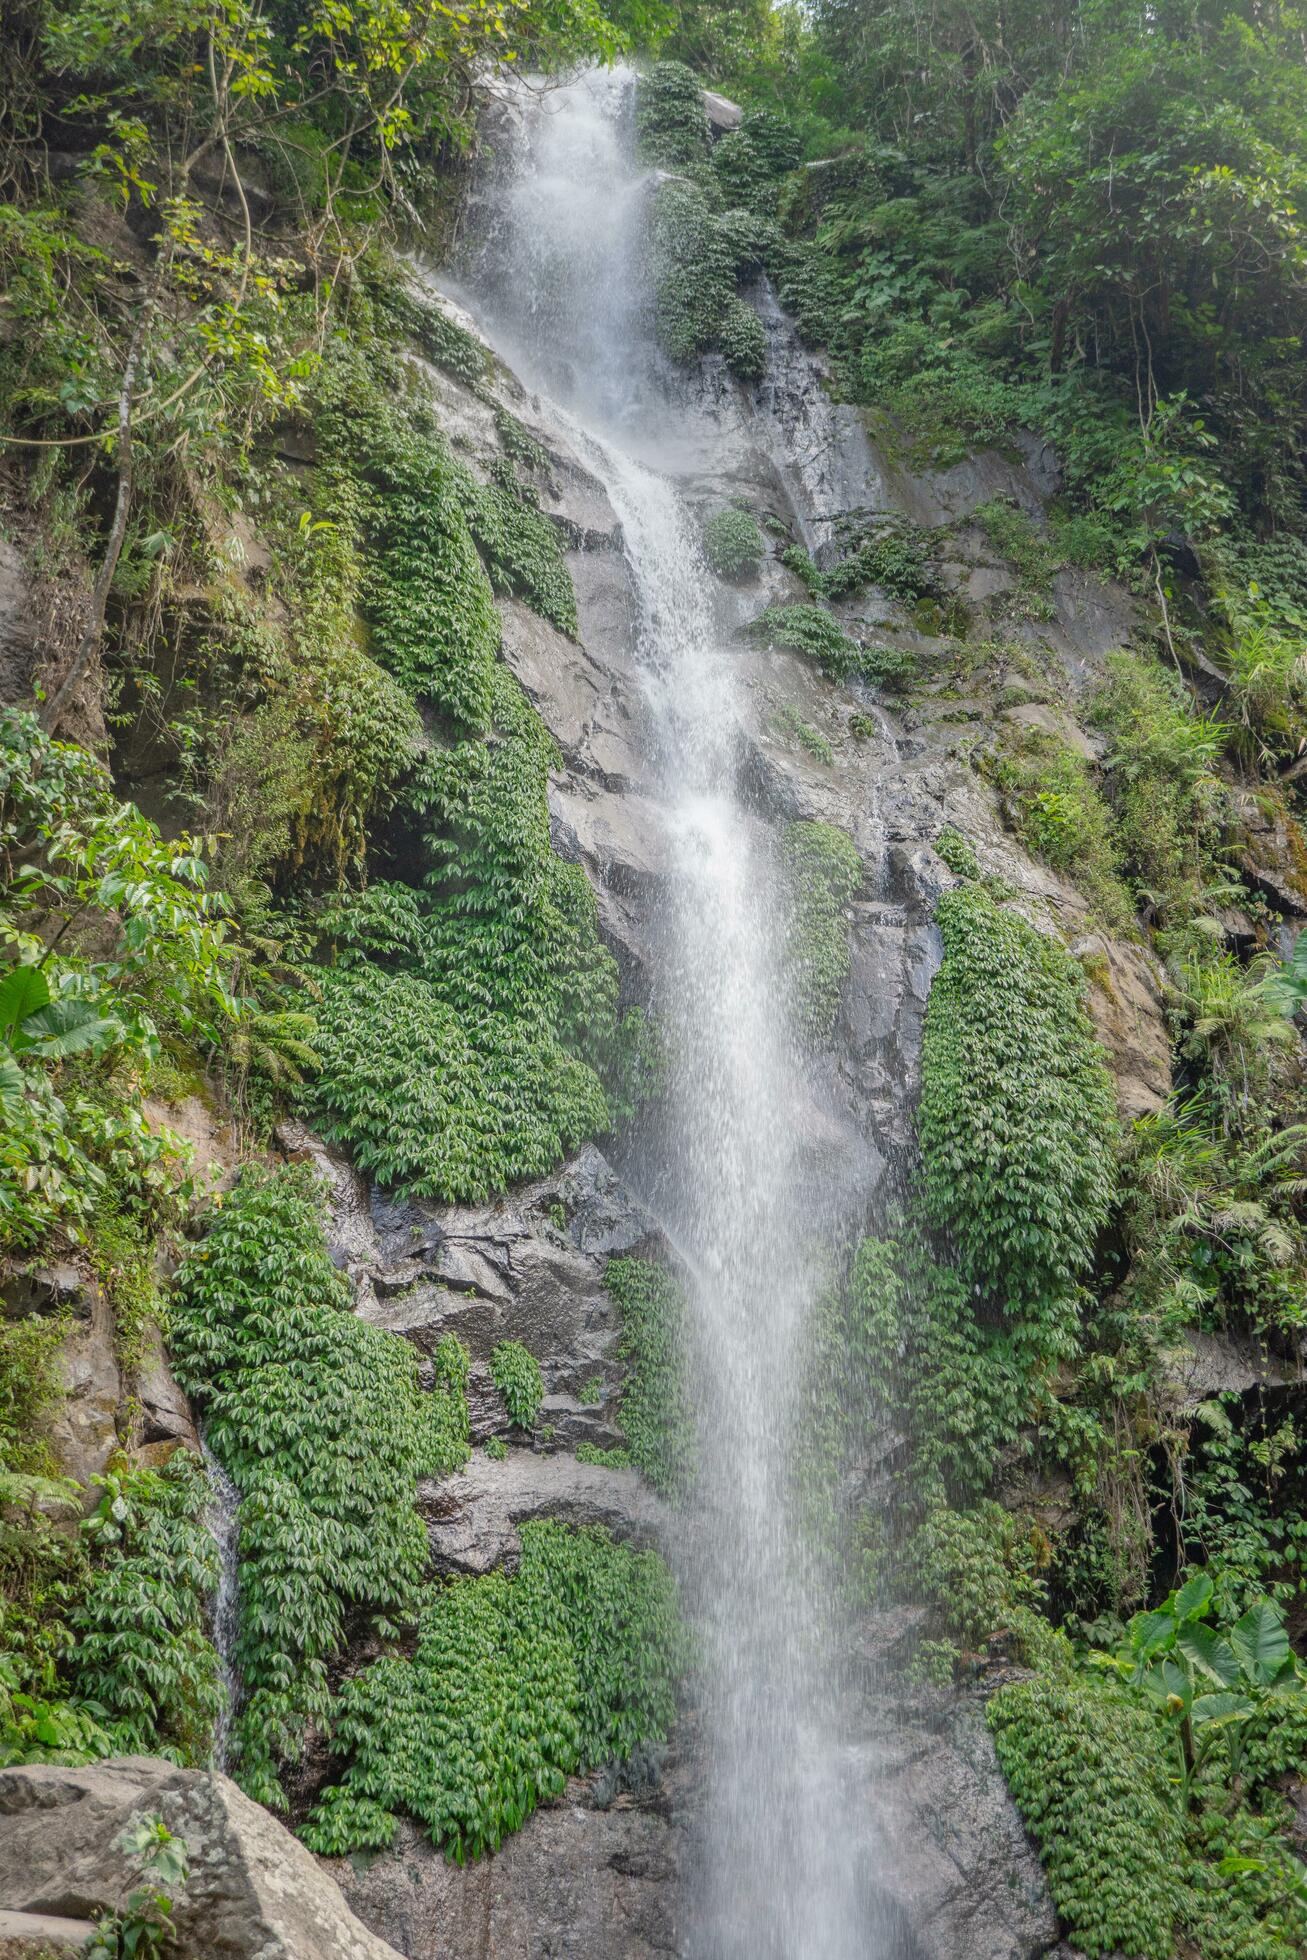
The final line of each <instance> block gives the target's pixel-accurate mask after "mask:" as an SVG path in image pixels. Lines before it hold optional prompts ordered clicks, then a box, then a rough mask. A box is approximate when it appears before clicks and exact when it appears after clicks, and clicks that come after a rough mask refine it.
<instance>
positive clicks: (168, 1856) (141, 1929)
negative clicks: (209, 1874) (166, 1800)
mask: <svg viewBox="0 0 1307 1960" xmlns="http://www.w3.org/2000/svg"><path fill="white" fill-rule="evenodd" d="M115 1849H116V1850H118V1851H121V1852H122V1853H123V1855H124V1857H125V1858H126V1860H127V1863H128V1869H129V1871H130V1874H131V1877H130V1879H129V1881H128V1885H127V1886H125V1887H124V1888H123V1891H122V1893H121V1894H120V1903H119V1905H118V1907H117V1909H116V1910H115V1911H113V1912H111V1913H107V1914H106V1915H105V1916H104V1918H102V1919H101V1920H100V1921H99V1922H98V1924H97V1925H96V1928H95V1932H94V1933H93V1934H92V1936H91V1938H90V1939H89V1940H88V1942H87V1944H86V1946H85V1947H84V1948H83V1949H82V1950H83V1952H85V1953H88V1954H98V1955H100V1956H102V1960H163V1955H164V1954H165V1953H166V1952H167V1951H168V1950H169V1948H170V1947H173V1946H175V1944H176V1933H175V1927H174V1920H173V1915H174V1912H175V1909H176V1906H177V1895H178V1894H179V1893H181V1892H184V1891H185V1890H186V1884H187V1880H188V1878H189V1876H190V1847H189V1846H188V1844H187V1842H186V1839H185V1838H184V1837H180V1836H178V1835H177V1834H176V1833H174V1832H172V1831H170V1830H169V1829H168V1826H167V1825H166V1824H165V1823H164V1821H163V1818H162V1817H160V1816H159V1815H158V1814H157V1813H151V1812H148V1811H138V1812H137V1813H136V1815H135V1816H134V1817H132V1819H131V1820H130V1822H129V1823H128V1824H127V1825H126V1827H125V1828H124V1829H123V1830H122V1831H120V1832H119V1834H118V1837H117V1839H116V1841H115Z"/></svg>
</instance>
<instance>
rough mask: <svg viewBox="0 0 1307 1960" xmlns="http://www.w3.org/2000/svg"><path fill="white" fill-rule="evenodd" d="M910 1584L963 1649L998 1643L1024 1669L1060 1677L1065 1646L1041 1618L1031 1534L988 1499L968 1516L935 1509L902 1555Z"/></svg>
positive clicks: (1041, 1594) (1041, 1596)
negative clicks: (1006, 1645)
mask: <svg viewBox="0 0 1307 1960" xmlns="http://www.w3.org/2000/svg"><path fill="white" fill-rule="evenodd" d="M906 1560H907V1563H908V1566H909V1568H910V1569H911V1572H912V1578H913V1583H914V1585H915V1586H916V1587H917V1588H919V1589H920V1591H921V1594H922V1596H923V1597H924V1598H925V1599H926V1600H927V1601H928V1602H929V1603H930V1604H931V1606H933V1607H934V1608H935V1610H936V1613H937V1615H938V1618H939V1622H940V1624H941V1626H942V1627H943V1628H944V1629H945V1631H946V1632H947V1633H948V1634H949V1635H951V1636H953V1637H955V1638H956V1639H958V1640H960V1641H962V1642H963V1644H964V1645H965V1646H967V1647H969V1648H972V1649H974V1648H977V1647H980V1646H982V1645H983V1644H984V1643H985V1642H986V1641H988V1640H991V1639H994V1638H995V1637H998V1636H1003V1637H1005V1638H1006V1639H1007V1640H1008V1641H1009V1642H1010V1643H1011V1645H1012V1647H1013V1648H1014V1650H1015V1653H1016V1657H1017V1658H1018V1659H1019V1660H1021V1661H1024V1662H1025V1663H1026V1665H1028V1666H1037V1665H1039V1663H1040V1662H1041V1661H1043V1662H1045V1663H1047V1664H1049V1665H1050V1666H1051V1667H1052V1668H1053V1670H1054V1671H1057V1672H1062V1673H1065V1672H1066V1667H1067V1662H1068V1660H1069V1656H1070V1647H1069V1644H1068V1643H1067V1642H1066V1641H1065V1640H1064V1638H1063V1637H1062V1636H1060V1635H1058V1634H1057V1633H1056V1632H1054V1630H1053V1628H1052V1627H1051V1626H1050V1625H1049V1623H1048V1621H1047V1620H1046V1619H1045V1618H1044V1617H1043V1614H1042V1610H1041V1609H1042V1608H1043V1606H1044V1603H1045V1597H1046V1588H1045V1586H1044V1583H1043V1580H1042V1578H1041V1577H1040V1573H1039V1552H1038V1549H1037V1541H1036V1537H1035V1534H1034V1533H1033V1532H1031V1531H1030V1530H1027V1531H1025V1532H1024V1533H1023V1531H1022V1529H1021V1525H1020V1523H1019V1521H1018V1520H1017V1519H1016V1518H1014V1517H1013V1515H1012V1513H1011V1512H1010V1511H1006V1510H1004V1508H1003V1506H1002V1505H1001V1504H996V1503H994V1502H993V1501H992V1499H989V1500H986V1501H984V1502H983V1503H980V1504H978V1505H976V1506H975V1507H974V1508H973V1509H971V1510H966V1511H953V1510H950V1509H949V1508H948V1507H947V1506H945V1505H936V1506H935V1507H934V1508H933V1509H932V1510H930V1511H928V1512H927V1514H926V1516H925V1517H924V1518H923V1520H922V1522H921V1524H920V1525H919V1526H918V1528H917V1530H916V1532H915V1533H914V1535H913V1537H912V1539H911V1541H910V1543H909V1545H908V1547H907V1550H906Z"/></svg>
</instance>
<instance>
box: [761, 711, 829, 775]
mask: <svg viewBox="0 0 1307 1960" xmlns="http://www.w3.org/2000/svg"><path fill="white" fill-rule="evenodd" d="M772 726H773V728H774V729H775V730H776V732H777V734H778V735H784V736H790V737H792V738H793V740H794V741H795V742H797V743H798V745H799V747H800V748H801V749H804V750H806V752H807V753H808V754H809V755H810V756H813V757H814V758H815V759H816V761H818V762H824V763H826V764H827V766H829V765H830V764H831V763H832V762H834V760H835V751H834V749H833V748H832V747H831V745H830V743H829V742H828V741H827V740H826V737H825V736H824V735H823V734H822V732H821V730H820V729H819V728H814V727H813V725H812V723H811V722H810V721H805V720H804V719H803V716H802V715H801V714H800V713H799V711H798V709H797V708H796V707H795V706H794V705H793V704H792V703H791V702H789V701H783V702H782V703H781V705H780V707H779V708H778V709H777V710H776V713H775V714H774V715H773V716H772Z"/></svg>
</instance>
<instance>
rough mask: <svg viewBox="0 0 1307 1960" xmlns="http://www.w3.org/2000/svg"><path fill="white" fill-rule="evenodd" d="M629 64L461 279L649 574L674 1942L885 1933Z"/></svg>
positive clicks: (786, 1136)
mask: <svg viewBox="0 0 1307 1960" xmlns="http://www.w3.org/2000/svg"><path fill="white" fill-rule="evenodd" d="M630 87H631V77H630V76H629V75H624V74H622V73H620V72H619V73H617V74H615V75H614V74H610V75H592V76H586V77H583V78H581V79H580V80H578V81H577V82H575V83H573V84H571V85H570V86H568V87H566V88H563V89H556V90H554V91H551V92H547V93H543V94H541V95H539V96H538V97H532V96H531V95H530V94H529V92H527V93H524V94H523V95H522V96H521V97H520V98H519V99H518V101H517V104H516V108H517V112H518V114H519V116H520V121H519V125H518V134H517V138H516V141H515V142H514V144H513V146H512V153H511V156H509V157H501V159H500V164H499V168H498V169H497V170H496V172H495V173H494V175H493V176H492V178H491V180H490V182H489V183H488V184H487V185H484V186H483V187H482V190H481V192H480V195H479V198H478V200H477V202H476V203H475V204H474V207H473V213H472V220H471V224H470V227H469V229H470V233H471V235H472V236H473V237H474V238H475V241H476V244H477V247H478V254H479V255H478V258H477V261H476V263H475V264H474V266H473V268H472V270H471V272H470V274H469V278H468V284H467V286H466V287H465V288H464V289H463V290H462V293H461V296H462V297H464V298H466V299H467V300H468V302H469V303H470V305H471V306H472V308H473V311H474V312H475V313H476V315H477V317H478V319H479V322H480V324H481V326H482V328H483V330H484V331H485V332H486V333H487V335H488V336H489V337H490V339H491V340H492V342H493V343H494V344H495V346H496V347H497V348H498V349H499V351H500V352H501V353H503V354H504V356H505V358H506V359H507V360H509V361H510V362H511V364H512V365H513V366H514V368H515V369H516V371H517V372H518V374H519V375H520V376H521V377H522V379H523V380H524V381H525V382H526V383H527V385H528V386H530V387H532V388H535V389H537V390H539V392H540V394H541V395H542V397H544V398H545V399H546V401H547V402H550V403H552V404H553V409H552V411H551V412H554V413H555V414H556V415H557V418H558V422H559V426H560V429H563V430H565V432H566V433H567V435H568V436H569V438H570V439H571V441H572V443H573V445H574V446H575V447H576V448H578V449H579V450H580V451H581V453H582V454H583V455H584V456H585V459H586V461H587V462H588V463H589V464H590V466H591V467H592V468H593V469H594V471H595V474H596V475H597V476H598V477H599V478H600V479H601V480H602V481H603V483H604V484H605V487H606V489H607V491H608V494H609V497H610V499H611V501H612V503H613V506H614V508H615V509H616V512H617V514H618V517H619V518H620V520H621V525H622V534H623V539H624V545H625V550H626V555H627V559H628V562H629V565H630V569H631V573H632V576H633V582H634V586H635V589H636V592H637V595H638V600H639V608H640V621H639V652H640V657H641V662H642V669H643V672H644V675H645V682H646V693H647V698H648V702H649V707H650V711H651V722H652V724H653V727H654V730H655V743H656V750H657V753H656V755H655V757H654V761H655V764H656V767H657V768H658V770H659V773H660V801H661V804H662V808H663V810H664V813H665V827H666V845H667V862H668V866H669V873H668V878H667V890H666V898H665V901H664V903H663V906H662V915H661V917H660V919H659V920H658V922H657V941H658V944H657V961H656V965H657V974H656V987H657V999H656V1003H655V1005H656V1010H657V1014H658V1019H659V1024H660V1026H661V1028H662V1030H663V1032H664V1034H665V1036H666V1038H667V1043H668V1049H669V1055H670V1063H669V1083H668V1089H667V1096H666V1103H665V1108H664V1112H663V1115H662V1119H661V1124H660V1130H659V1138H658V1142H657V1143H656V1144H654V1145H651V1146H650V1150H649V1152H648V1153H647V1154H648V1157H649V1159H650V1161H649V1162H648V1163H647V1164H646V1165H645V1177H646V1181H647V1195H648V1196H649V1198H650V1200H651V1202H652V1204H653V1206H654V1209H655V1210H656V1211H657V1213H658V1214H659V1216H660V1217H661V1218H662V1220H663V1221H664V1223H665V1225H666V1228H667V1230H668V1233H669V1236H670V1238H671V1239H672V1241H673V1243H674V1244H675V1245H676V1246H677V1247H678V1248H679V1249H680V1250H681V1251H682V1252H683V1254H684V1262H685V1268H686V1271H687V1273H688V1274H689V1282H688V1291H689V1296H690V1299H689V1304H690V1310H691V1314H690V1317H691V1323H692V1340H693V1345H694V1354H693V1360H692V1374H693V1384H694V1392H695V1396H696V1399H697V1404H698V1416H699V1432H700V1450H699V1455H700V1473H699V1480H698V1486H697V1489H696V1492H695V1496H694V1499H693V1503H692V1505H691V1507H690V1510H689V1512H688V1514H687V1518H686V1522H685V1528H684V1533H683V1540H682V1543H681V1545H680V1547H679V1557H678V1564H679V1567H680V1571H681V1576H682V1580H683V1584H684V1590H685V1596H686V1599H687V1602H688V1605H689V1610H690V1612H691V1614H692V1617H693V1619H694V1621H695V1623H696V1627H697V1630H698V1632H699V1635H700V1639H701V1645H702V1652H703V1662H704V1667H703V1672H704V1728H705V1735H704V1741H705V1745H706V1746H705V1754H706V1764H707V1779H708V1787H707V1789H706V1792H705V1802H704V1806H703V1811H704V1825H703V1832H702V1843H701V1846H700V1849H699V1852H698V1857H697V1869H696V1873H695V1882H694V1885H693V1889H692V1893H691V1897H690V1899H689V1901H688V1904H687V1912H688V1923H687V1924H686V1926H685V1927H684V1929H683V1950H684V1951H685V1952H686V1953H688V1954H692V1955H695V1956H703V1960H854V1956H867V1960H883V1956H885V1955H886V1953H887V1949H886V1947H885V1946H884V1944H883V1943H882V1942H881V1941H880V1940H879V1938H878V1934H877V1930H876V1925H875V1911H874V1907H873V1905H872V1903H871V1897H872V1895H871V1893H870V1892H869V1890H868V1874H867V1873H866V1872H865V1871H863V1870H861V1869H860V1868H859V1867H858V1865H857V1864H856V1862H855V1859H854V1856H853V1854H852V1852H851V1850H850V1848H849V1847H850V1846H851V1845H852V1844H853V1843H854V1841H855V1838H856V1835H857V1834H855V1833H852V1832H851V1831H850V1829H849V1823H848V1814H847V1807H848V1804H849V1803H850V1802H851V1801H854V1798H853V1797H852V1794H851V1792H850V1790H849V1788H847V1787H846V1784H847V1778H846V1775H845V1764H844V1755H843V1749H842V1743H841V1739H840V1737H839V1735H838V1733H837V1730H838V1715H837V1708H838V1703H839V1698H840V1683H839V1676H838V1669H837V1666H836V1662H835V1658H834V1651H835V1650H834V1645H833V1643H832V1642H831V1639H830V1633H831V1621H832V1617H833V1616H832V1614H831V1612H830V1610H829V1607H828V1603H827V1601H826V1599H825V1598H824V1596H823V1594H824V1588H825V1586H826V1585H828V1583H829V1582H828V1581H823V1578H822V1575H821V1573H820V1571H819V1570H818V1568H817V1566H816V1564H815V1563H814V1562H812V1561H810V1559H809V1557H808V1555H807V1552H806V1550H805V1545H804V1537H803V1533H802V1532H801V1530H800V1529H799V1528H798V1526H797V1523H796V1519H795V1507H794V1499H793V1492H792V1490H791V1488H790V1478H789V1469H790V1447H789V1446H790V1440H791V1436H792V1430H793V1424H794V1420H795V1414H796V1411H795V1406H794V1404H795V1398H796V1393H797V1387H798V1383H799V1381H800V1378H801V1373H802V1367H803V1356H804V1334H805V1327H806V1325H807V1322H808V1319H809V1316H810V1314H811V1312H812V1309H813V1306H814V1302H815V1296H816V1294H817V1293H818V1291H819V1288H820V1284H821V1277H822V1259H823V1255H824V1253H825V1251H826V1250H827V1249H828V1248H829V1247H830V1246H831V1244H832V1243H833V1241H834V1237H835V1235H836V1233H837V1231H838V1228H839V1220H838V1218H837V1217H836V1216H834V1215H832V1213H833V1211H834V1210H835V1209H837V1208H838V1203H837V1200H836V1199H835V1198H834V1197H832V1196H829V1195H827V1194H826V1193H825V1192H824V1191H823V1187H822V1184H821V1181H820V1180H818V1179H817V1178H815V1177H814V1174H813V1165H814V1152H813V1149H812V1139H811V1137H810V1135H809V1130H810V1127H811V1123H812V1112H813V1096H812V1091H811V1089H810V1087H809V1085H808V1083H807V1081H806V1078H805V1073H804V1065H803V1056H802V1052H801V1049H800V1047H799V1045H798V1043H797V1042H796V1039H795V1037H794V1034H793V1031H792V1029H791V1027H790V1024H789V1020H788V1016H787V1011H786V1007H785V987H784V982H783V977H782V967H783V949H782V946H781V944H780V943H779V936H780V935H779V924H778V922H779V921H780V920H781V918H782V916H783V912H782V907H781V904H780V903H779V894H778V892H777V889H776V880H775V841H776V840H775V836H774V834H773V833H771V832H769V830H768V828H767V826H766V825H765V823H764V822H763V821H762V819H761V818H760V817H758V816H756V815H754V814H753V813H751V811H750V809H749V808H748V806H747V803H746V801H745V799H744V798H743V797H742V795H741V793H740V788H739V784H738V781H737V776H738V765H739V761H740V757H741V751H742V743H741V736H740V715H739V712H738V706H737V697H736V685H737V684H736V680H735V676H734V674H733V671H732V656H731V653H730V650H729V647H728V646H727V645H726V644H724V641H723V638H722V636H721V634H720V633H719V630H718V627H717V625H716V621H715V617H714V601H713V593H714V590H715V587H714V583H713V580H712V577H711V574H710V572H709V570H708V567H707V565H706V564H705V562H704V560H703V557H702V554H701V551H700V548H699V542H698V528H697V525H696V524H695V522H694V521H693V519H692V517H691V516H690V513H689V512H688V510H687V508H686V506H685V504H684V502H683V501H682V496H681V494H680V492H679V491H678V488H677V485H676V482H675V481H674V473H675V472H677V471H678V470H684V468H685V466H686V458H687V457H691V458H692V457H693V456H694V455H696V454H697V455H698V456H699V457H700V458H703V457H705V456H706V455H707V454H708V453H709V452H710V450H711V447H712V444H713V442H714V440H715V437H714V431H713V429H712V428H711V427H709V426H708V425H707V424H706V423H705V422H704V421H703V419H702V414H701V411H697V410H696V408H695V406H694V404H693V402H692V401H688V400H687V399H686V398H685V396H684V392H683V391H682V390H681V388H680V384H679V383H678V382H677V380H676V378H675V377H674V376H673V375H672V374H671V373H670V372H669V370H668V369H667V368H666V366H665V364H663V363H662V362H661V361H660V359H659V357H658V355H657V353H656V351H655V349H654V347H653V344H652V339H651V336H650V333H649V327H648V321H649V306H648V299H647V291H646V277H645V273H644V269H643V267H642V264H641V253H640V240H641V233H642V207H643V204H644V201H645V199H646V197H647V195H648V193H649V190H650V188H651V186H652V182H653V179H652V177H651V176H650V175H649V174H648V173H643V174H642V173H641V172H640V171H639V169H638V167H637V166H636V165H635V164H634V163H633V162H632V160H631V154H630V145H629V134H628V132H629V122H630ZM696 417H698V426H696Z"/></svg>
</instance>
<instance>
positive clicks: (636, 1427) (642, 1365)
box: [578, 1259, 696, 1497]
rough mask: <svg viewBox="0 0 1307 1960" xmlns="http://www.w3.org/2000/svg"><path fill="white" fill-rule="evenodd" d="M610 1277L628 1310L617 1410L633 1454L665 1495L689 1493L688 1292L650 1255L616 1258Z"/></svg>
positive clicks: (692, 1459)
mask: <svg viewBox="0 0 1307 1960" xmlns="http://www.w3.org/2000/svg"><path fill="white" fill-rule="evenodd" d="M604 1284H605V1285H606V1286H607V1288H608V1291H609V1292H610V1293H611V1295H612V1297H613V1299H614V1300H615V1301H616V1303H617V1308H618V1311H619V1313H620V1314H621V1317H622V1338H621V1342H620V1345H619V1347H618V1355H619V1358H620V1359H621V1360H623V1361H624V1362H625V1363H626V1379H625V1381H624V1382H623V1384H622V1394H621V1401H620V1403H619V1411H618V1412H619V1419H620V1421H621V1425H622V1430H623V1433H624V1434H625V1436H626V1439H627V1450H628V1451H629V1453H630V1460H631V1462H632V1463H634V1464H635V1465H636V1467H637V1469H639V1470H641V1471H643V1473H644V1475H645V1476H646V1477H647V1478H648V1479H649V1482H650V1483H651V1484H652V1485H653V1487H654V1489H655V1490H657V1491H659V1492H660V1493H661V1494H662V1495H663V1496H664V1497H676V1496H680V1495H683V1494H684V1492H685V1491H686V1490H687V1489H688V1488H689V1485H690V1482H691V1480H692V1479H693V1476H694V1467H695V1456H696V1442H695V1428H694V1417H693V1413H692V1411H691V1408H690V1403H689V1397H688V1393H687V1389H686V1383H685V1300H684V1296H683V1295H682V1293H681V1289H680V1287H679V1286H678V1284H677V1282H676V1280H675V1279H674V1278H673V1276H672V1275H671V1274H670V1273H669V1272H667V1271H666V1270H665V1268H663V1267H662V1266H656V1265H654V1264H653V1262H652V1261H651V1260H648V1259H610V1260H609V1261H608V1265H607V1267H606V1268H605V1271H604ZM579 1454H580V1452H579V1451H578V1455H579Z"/></svg>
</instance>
